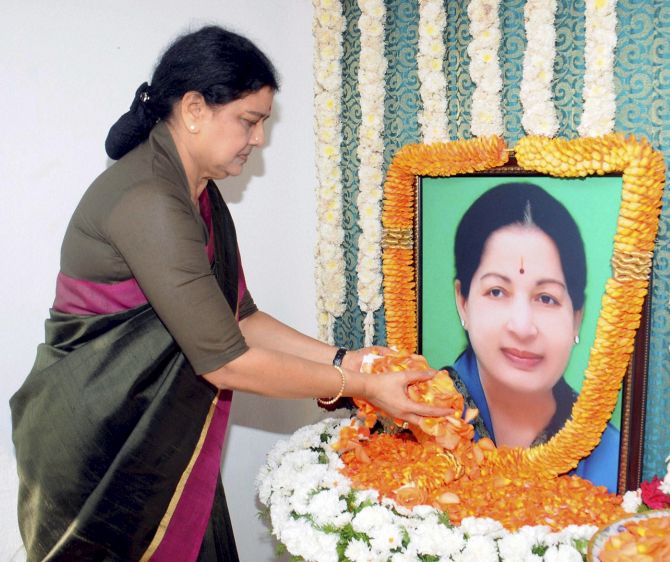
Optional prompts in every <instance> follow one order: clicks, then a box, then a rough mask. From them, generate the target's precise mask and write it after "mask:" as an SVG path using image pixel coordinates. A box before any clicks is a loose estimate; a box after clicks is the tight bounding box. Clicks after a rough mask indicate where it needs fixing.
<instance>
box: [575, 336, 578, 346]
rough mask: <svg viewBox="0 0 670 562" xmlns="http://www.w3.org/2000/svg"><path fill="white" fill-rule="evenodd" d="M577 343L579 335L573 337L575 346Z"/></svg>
mask: <svg viewBox="0 0 670 562" xmlns="http://www.w3.org/2000/svg"><path fill="white" fill-rule="evenodd" d="M578 343H579V334H578V335H576V336H575V345H577V344H578Z"/></svg>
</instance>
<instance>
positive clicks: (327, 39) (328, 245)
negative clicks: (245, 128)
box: [313, 0, 345, 343]
mask: <svg viewBox="0 0 670 562" xmlns="http://www.w3.org/2000/svg"><path fill="white" fill-rule="evenodd" d="M313 25H314V30H313V31H314V38H315V47H314V77H315V84H314V88H315V92H314V106H315V111H314V119H315V123H314V127H315V130H316V133H317V135H316V176H317V185H318V187H317V190H316V195H317V201H316V208H317V213H318V216H319V227H318V231H317V242H316V249H315V271H316V301H317V321H318V326H319V338H321V339H322V340H324V341H328V342H330V343H332V342H333V339H334V337H333V324H334V322H335V318H337V317H339V316H341V315H342V313H343V312H344V297H345V279H344V250H343V249H342V242H343V240H344V231H343V229H342V177H341V172H340V144H341V141H342V138H341V137H342V134H341V127H340V107H341V99H340V96H341V83H342V79H341V74H342V72H341V68H340V60H341V58H342V32H343V30H344V17H343V16H342V6H341V4H340V3H339V1H334V0H314V23H313Z"/></svg>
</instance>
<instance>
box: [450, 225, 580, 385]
mask: <svg viewBox="0 0 670 562" xmlns="http://www.w3.org/2000/svg"><path fill="white" fill-rule="evenodd" d="M455 291H456V305H457V308H458V312H459V314H460V316H461V319H462V320H463V322H464V327H465V329H466V330H467V332H468V336H469V338H470V343H471V344H472V348H473V350H474V352H475V355H476V357H477V364H478V366H479V371H480V376H481V378H482V381H483V382H486V381H487V380H489V381H491V382H493V383H495V384H497V385H500V386H504V387H507V388H509V389H510V390H511V391H514V392H520V393H536V392H544V391H550V390H551V389H552V388H553V386H554V385H555V384H556V383H557V382H558V380H559V379H560V378H561V376H562V375H563V372H564V371H565V368H566V365H567V363H568V359H569V358H570V352H571V350H572V346H573V345H574V340H575V336H576V335H577V334H578V333H579V327H580V324H581V319H582V311H581V310H578V311H575V310H574V309H573V306H572V300H571V299H570V295H569V293H568V289H567V285H566V281H565V276H564V274H563V269H562V266H561V260H560V256H559V253H558V249H557V247H556V245H555V243H554V242H553V240H552V239H551V238H550V237H549V236H547V235H546V234H545V233H544V232H543V231H542V230H540V229H538V228H537V227H534V226H523V225H509V226H506V227H503V228H501V229H499V230H497V231H495V232H493V234H491V236H490V237H489V238H488V240H487V241H486V244H485V245H484V251H483V253H482V257H481V261H480V264H479V267H478V268H477V270H476V271H475V273H474V275H473V278H472V282H471V285H470V292H469V294H468V297H467V298H465V297H464V296H463V295H462V294H461V286H460V282H459V281H458V280H457V281H456V285H455Z"/></svg>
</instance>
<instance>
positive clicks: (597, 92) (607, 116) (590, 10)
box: [578, 0, 617, 137]
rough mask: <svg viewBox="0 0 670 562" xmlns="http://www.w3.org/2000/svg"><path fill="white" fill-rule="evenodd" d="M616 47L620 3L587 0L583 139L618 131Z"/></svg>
mask: <svg viewBox="0 0 670 562" xmlns="http://www.w3.org/2000/svg"><path fill="white" fill-rule="evenodd" d="M616 43H617V36H616V0H586V47H585V50H584V61H585V64H586V70H585V71H584V92H583V96H584V111H583V113H582V119H581V123H580V124H579V127H578V130H579V134H580V136H582V137H596V136H600V135H605V134H607V133H611V132H612V130H613V129H614V118H615V114H616V95H615V92H614V49H615V47H616Z"/></svg>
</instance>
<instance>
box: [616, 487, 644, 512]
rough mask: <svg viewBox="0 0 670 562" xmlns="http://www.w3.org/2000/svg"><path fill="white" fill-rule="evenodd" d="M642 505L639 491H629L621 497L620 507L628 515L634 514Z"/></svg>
mask: <svg viewBox="0 0 670 562" xmlns="http://www.w3.org/2000/svg"><path fill="white" fill-rule="evenodd" d="M641 505H642V492H641V491H640V490H630V491H628V492H626V493H625V494H624V495H623V502H622V503H621V507H623V509H624V511H626V512H628V513H636V512H637V510H638V508H639V507H640V506H641Z"/></svg>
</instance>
